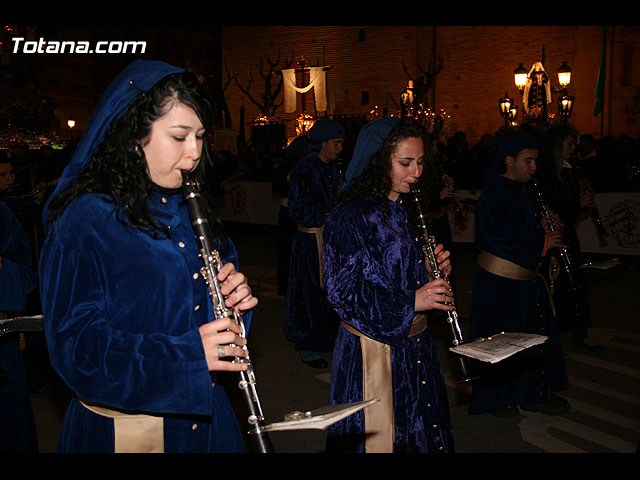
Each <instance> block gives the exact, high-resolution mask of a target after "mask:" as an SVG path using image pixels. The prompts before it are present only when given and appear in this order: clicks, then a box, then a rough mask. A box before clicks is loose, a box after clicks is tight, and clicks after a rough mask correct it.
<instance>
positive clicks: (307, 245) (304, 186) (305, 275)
mask: <svg viewBox="0 0 640 480" xmlns="http://www.w3.org/2000/svg"><path fill="white" fill-rule="evenodd" d="M309 136H310V137H311V142H312V144H311V146H310V147H309V152H308V153H307V155H305V156H304V157H303V158H302V159H301V160H300V161H299V162H298V163H297V164H296V166H295V167H294V168H293V169H292V170H291V175H290V178H289V200H288V210H289V216H290V217H291V219H292V220H293V221H294V222H295V223H296V224H297V229H296V230H295V231H294V232H293V238H292V241H291V262H290V265H289V268H290V271H289V285H288V288H287V298H286V312H285V321H284V333H285V336H286V338H287V340H289V341H290V342H293V343H294V344H295V348H296V350H297V351H298V353H299V354H300V357H301V360H302V361H303V362H304V363H306V364H307V365H309V366H311V367H312V368H319V369H324V368H328V366H329V364H328V363H327V361H326V360H325V359H324V358H323V357H322V354H323V353H326V352H330V351H331V350H332V349H333V343H334V341H335V332H336V329H337V323H338V322H337V319H336V316H335V313H334V312H333V311H332V310H331V308H329V306H328V305H327V303H326V295H325V292H324V288H323V280H322V276H321V273H322V256H321V252H322V247H321V244H322V229H323V227H324V223H325V220H326V218H327V213H328V208H329V205H330V204H331V202H332V201H333V200H334V199H335V196H336V195H337V194H338V190H339V188H340V181H341V173H340V168H339V164H338V156H339V155H340V152H341V151H342V145H343V143H344V138H345V131H344V127H343V126H342V125H341V124H340V123H338V122H336V121H335V120H330V119H328V118H326V117H323V118H320V119H319V120H318V121H317V122H316V123H315V124H314V125H313V126H312V127H311V128H310V129H309Z"/></svg>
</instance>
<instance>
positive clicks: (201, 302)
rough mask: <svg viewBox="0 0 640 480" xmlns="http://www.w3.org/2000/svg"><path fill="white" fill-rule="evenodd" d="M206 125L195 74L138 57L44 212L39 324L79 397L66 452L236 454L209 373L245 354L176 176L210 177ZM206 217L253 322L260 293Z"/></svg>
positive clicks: (68, 424)
mask: <svg viewBox="0 0 640 480" xmlns="http://www.w3.org/2000/svg"><path fill="white" fill-rule="evenodd" d="M211 125H212V122H211V117H210V105H209V102H208V100H207V99H206V97H205V95H204V93H203V91H202V89H201V85H200V84H199V83H198V81H197V77H196V76H195V75H193V74H191V73H189V72H185V71H183V70H182V69H181V68H178V67H174V66H171V65H168V64H166V63H163V62H157V61H144V60H136V61H134V62H132V63H131V64H130V65H129V66H128V67H126V68H125V69H124V70H123V71H122V72H121V73H120V75H118V77H117V78H116V79H115V80H114V81H113V82H112V83H111V84H110V86H109V87H108V88H107V90H106V92H105V93H104V95H103V97H102V99H101V100H100V102H99V103H98V105H97V106H96V108H95V109H94V111H93V113H92V116H91V119H90V121H89V124H88V126H87V129H86V130H85V134H84V136H83V138H82V141H81V142H80V143H79V145H78V148H77V149H76V151H75V153H74V155H73V157H72V159H71V161H70V163H69V165H68V166H67V168H66V169H65V170H64V172H63V174H62V177H61V179H60V181H59V183H58V186H57V189H56V191H54V193H53V195H52V196H51V198H50V200H49V201H48V202H47V204H46V206H45V211H44V218H45V222H44V223H45V225H46V227H47V238H46V240H45V244H44V246H43V249H42V255H41V262H40V287H41V292H42V306H43V313H44V317H45V318H46V322H45V330H46V336H47V340H48V345H49V351H50V355H51V362H52V365H53V367H54V368H55V369H56V371H57V372H58V373H59V375H60V377H61V378H62V379H63V380H64V381H65V382H66V383H67V385H68V386H69V387H70V388H71V390H72V391H73V392H74V393H75V397H74V398H73V399H72V400H71V402H70V404H69V408H68V410H67V414H66V417H65V420H64V423H63V425H62V430H61V433H60V437H59V442H58V450H59V451H60V452H107V453H108V452H242V451H244V445H243V439H242V435H241V432H240V431H239V428H238V424H237V421H236V418H235V415H234V412H233V409H232V407H231V405H230V402H229V399H228V398H227V395H226V392H225V390H224V388H223V387H222V386H221V385H219V384H218V383H217V382H216V377H215V376H212V373H211V372H215V371H239V370H244V369H246V364H245V363H243V362H239V363H232V362H229V361H227V360H229V359H228V358H227V357H231V358H233V357H236V356H240V357H244V356H246V355H247V352H246V351H244V350H243V349H242V348H241V347H242V346H244V345H246V340H245V339H244V338H242V337H241V336H240V335H239V334H240V327H239V326H238V325H236V323H235V322H234V321H233V320H231V319H223V320H214V316H213V304H212V301H211V298H210V296H209V292H208V288H207V286H206V284H205V282H204V281H203V279H202V276H201V273H200V270H201V267H202V259H201V258H200V249H199V245H198V243H197V242H196V240H195V237H194V231H193V229H192V227H191V221H190V217H189V213H188V211H187V207H186V205H185V204H184V198H183V195H182V193H181V185H182V171H183V170H188V171H192V172H194V173H193V174H194V175H195V176H197V178H198V180H199V181H202V180H203V179H204V178H205V169H206V168H207V167H208V166H209V165H208V148H207V145H206V135H205V133H206V129H207V128H208V127H209V126H211ZM203 190H204V189H203ZM205 193H206V192H205ZM208 213H209V215H208V217H209V220H210V222H209V223H210V224H211V229H212V231H213V233H214V237H215V238H214V242H215V243H216V244H217V246H218V249H219V251H220V254H221V257H222V258H223V263H225V265H224V266H223V267H222V268H221V270H220V272H219V275H218V278H219V280H220V281H221V282H222V289H221V290H222V294H223V295H225V296H227V300H226V303H227V306H228V307H234V308H237V309H238V310H239V311H240V312H244V313H245V325H246V326H247V328H248V327H249V321H250V319H251V309H252V308H253V307H254V306H255V305H256V304H257V299H256V298H255V297H253V295H252V293H251V289H250V287H249V285H248V283H247V279H246V277H245V276H244V275H243V274H242V273H240V272H239V271H238V270H237V268H238V267H237V260H238V259H237V253H236V250H235V247H234V245H233V243H232V242H231V240H230V239H229V238H228V237H227V236H226V234H225V233H224V232H223V230H222V227H221V222H220V220H219V217H218V216H217V215H216V213H215V211H214V210H213V209H210V211H209V212H208ZM232 344H234V345H237V346H234V345H232Z"/></svg>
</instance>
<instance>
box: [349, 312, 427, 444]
mask: <svg viewBox="0 0 640 480" xmlns="http://www.w3.org/2000/svg"><path fill="white" fill-rule="evenodd" d="M342 326H343V327H344V328H345V329H347V331H349V332H351V333H353V334H354V335H358V336H359V337H360V348H361V349H362V377H363V379H362V400H363V401H365V400H370V399H374V398H377V399H379V401H378V402H376V403H374V404H373V405H370V406H368V407H366V409H365V415H364V425H365V427H364V429H365V435H366V439H365V451H366V452H367V453H393V444H394V441H395V422H394V414H393V379H392V374H391V347H390V346H389V345H387V344H385V343H382V342H378V341H377V340H374V339H373V338H370V337H367V336H366V335H364V334H362V333H360V332H359V331H357V330H356V329H354V328H353V327H352V326H351V325H347V324H346V323H344V322H343V323H342ZM426 328H427V317H426V315H422V314H421V315H417V316H416V317H415V318H414V319H413V323H412V325H411V329H410V331H409V337H413V336H414V335H417V334H418V333H420V332H422V331H424V330H425V329H426Z"/></svg>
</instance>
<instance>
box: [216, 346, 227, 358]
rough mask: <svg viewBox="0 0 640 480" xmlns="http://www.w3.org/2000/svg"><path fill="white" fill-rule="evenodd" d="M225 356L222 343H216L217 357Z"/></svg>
mask: <svg viewBox="0 0 640 480" xmlns="http://www.w3.org/2000/svg"><path fill="white" fill-rule="evenodd" d="M226 356H227V353H226V351H225V348H224V345H218V358H224V357H226Z"/></svg>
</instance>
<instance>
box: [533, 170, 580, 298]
mask: <svg viewBox="0 0 640 480" xmlns="http://www.w3.org/2000/svg"><path fill="white" fill-rule="evenodd" d="M531 185H533V189H534V191H535V192H536V197H537V199H538V204H539V205H540V210H541V212H542V215H543V216H544V219H545V220H546V221H547V226H548V228H549V231H551V232H555V230H556V229H555V226H554V224H553V218H552V217H551V212H550V211H549V208H548V207H547V204H546V203H545V201H544V198H543V197H542V192H541V191H540V187H539V185H538V182H537V181H536V179H535V178H534V177H533V176H532V177H531ZM558 252H559V253H560V259H561V260H562V265H563V266H564V270H565V272H566V273H567V278H568V279H569V282H570V283H571V287H572V288H575V287H576V284H575V282H574V281H573V275H572V273H571V272H572V271H573V267H572V266H571V259H570V258H569V251H568V250H567V248H566V247H558Z"/></svg>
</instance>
